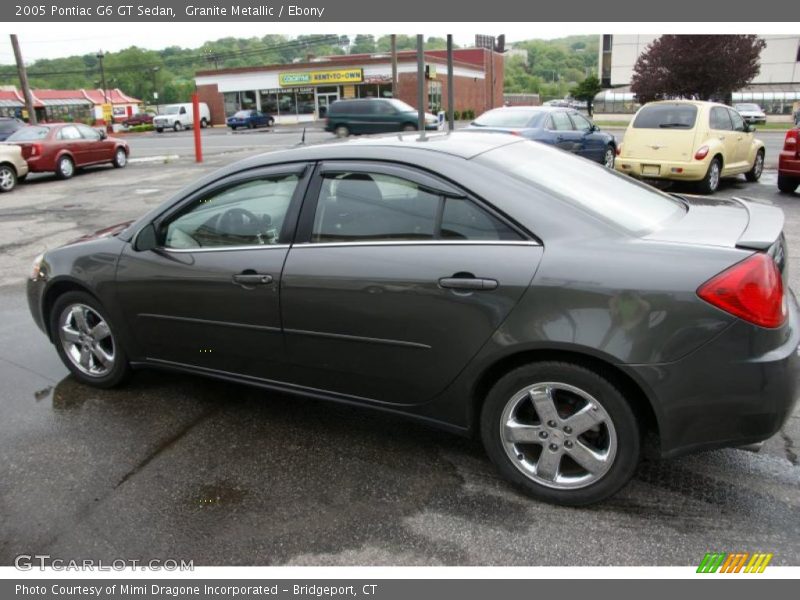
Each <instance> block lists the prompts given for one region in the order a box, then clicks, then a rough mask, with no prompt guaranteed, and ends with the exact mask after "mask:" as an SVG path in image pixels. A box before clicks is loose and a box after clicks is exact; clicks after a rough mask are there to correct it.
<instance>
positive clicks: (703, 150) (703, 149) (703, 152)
mask: <svg viewBox="0 0 800 600" xmlns="http://www.w3.org/2000/svg"><path fill="white" fill-rule="evenodd" d="M706 156H708V146H700V147H699V148H698V149H697V152H695V153H694V157H695V159H696V160H703V159H704V158H705V157H706Z"/></svg>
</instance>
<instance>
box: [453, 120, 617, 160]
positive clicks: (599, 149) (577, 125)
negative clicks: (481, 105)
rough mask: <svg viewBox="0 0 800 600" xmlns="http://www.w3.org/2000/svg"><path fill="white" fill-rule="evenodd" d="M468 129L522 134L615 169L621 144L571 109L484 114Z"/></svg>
mask: <svg viewBox="0 0 800 600" xmlns="http://www.w3.org/2000/svg"><path fill="white" fill-rule="evenodd" d="M467 129H471V130H482V131H494V132H504V133H511V134H514V135H519V136H522V137H525V138H528V139H529V140H534V141H536V142H544V143H545V144H550V145H552V146H556V147H558V148H561V149H562V150H567V151H568V152H572V153H574V154H577V155H578V156H583V157H584V158H588V159H589V160H593V161H595V162H598V163H600V164H603V165H605V166H606V167H608V168H609V169H613V168H614V158H615V157H616V152H617V141H616V139H614V136H613V135H611V134H610V133H606V132H605V131H600V128H599V127H598V126H597V125H595V124H594V123H592V122H591V121H590V120H589V119H587V118H586V117H584V116H583V115H582V114H580V113H579V112H578V111H576V110H573V109H570V108H561V107H552V106H515V107H503V108H495V109H494V110H490V111H487V112H485V113H483V114H482V115H481V116H480V117H478V118H477V119H475V120H474V121H473V122H472V123H470V125H469V127H467Z"/></svg>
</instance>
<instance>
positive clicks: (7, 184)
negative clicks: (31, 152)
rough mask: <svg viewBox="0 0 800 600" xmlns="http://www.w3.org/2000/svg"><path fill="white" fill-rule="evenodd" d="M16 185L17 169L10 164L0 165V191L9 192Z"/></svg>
mask: <svg viewBox="0 0 800 600" xmlns="http://www.w3.org/2000/svg"><path fill="white" fill-rule="evenodd" d="M15 187H17V171H16V170H15V169H14V167H12V166H11V165H0V192H10V191H11V190H13V189H14V188H15Z"/></svg>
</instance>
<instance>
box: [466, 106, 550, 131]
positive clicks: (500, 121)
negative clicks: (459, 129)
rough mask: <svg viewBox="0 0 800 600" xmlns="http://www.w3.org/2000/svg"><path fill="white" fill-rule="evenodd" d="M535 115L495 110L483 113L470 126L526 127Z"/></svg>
mask: <svg viewBox="0 0 800 600" xmlns="http://www.w3.org/2000/svg"><path fill="white" fill-rule="evenodd" d="M535 116H536V113H535V112H533V111H530V110H514V109H513V108H497V109H495V110H490V111H488V112H485V113H483V114H482V115H481V116H480V117H478V118H477V119H475V120H474V121H473V122H472V124H473V125H477V126H479V127H528V126H529V125H530V122H531V121H532V120H533V118H534V117H535Z"/></svg>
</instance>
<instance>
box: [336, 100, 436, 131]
mask: <svg viewBox="0 0 800 600" xmlns="http://www.w3.org/2000/svg"><path fill="white" fill-rule="evenodd" d="M438 128H439V120H438V119H437V118H436V115H432V114H430V113H425V129H426V130H436V129H438ZM416 130H417V109H416V108H414V107H413V106H411V105H410V104H406V103H405V102H403V101H402V100H397V99H396V98H360V99H357V100H337V101H336V102H334V103H333V104H331V105H330V107H329V108H328V113H327V122H326V124H325V131H330V132H332V133H335V134H336V135H337V136H338V137H347V136H348V135H350V134H360V133H386V132H389V131H416Z"/></svg>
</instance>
